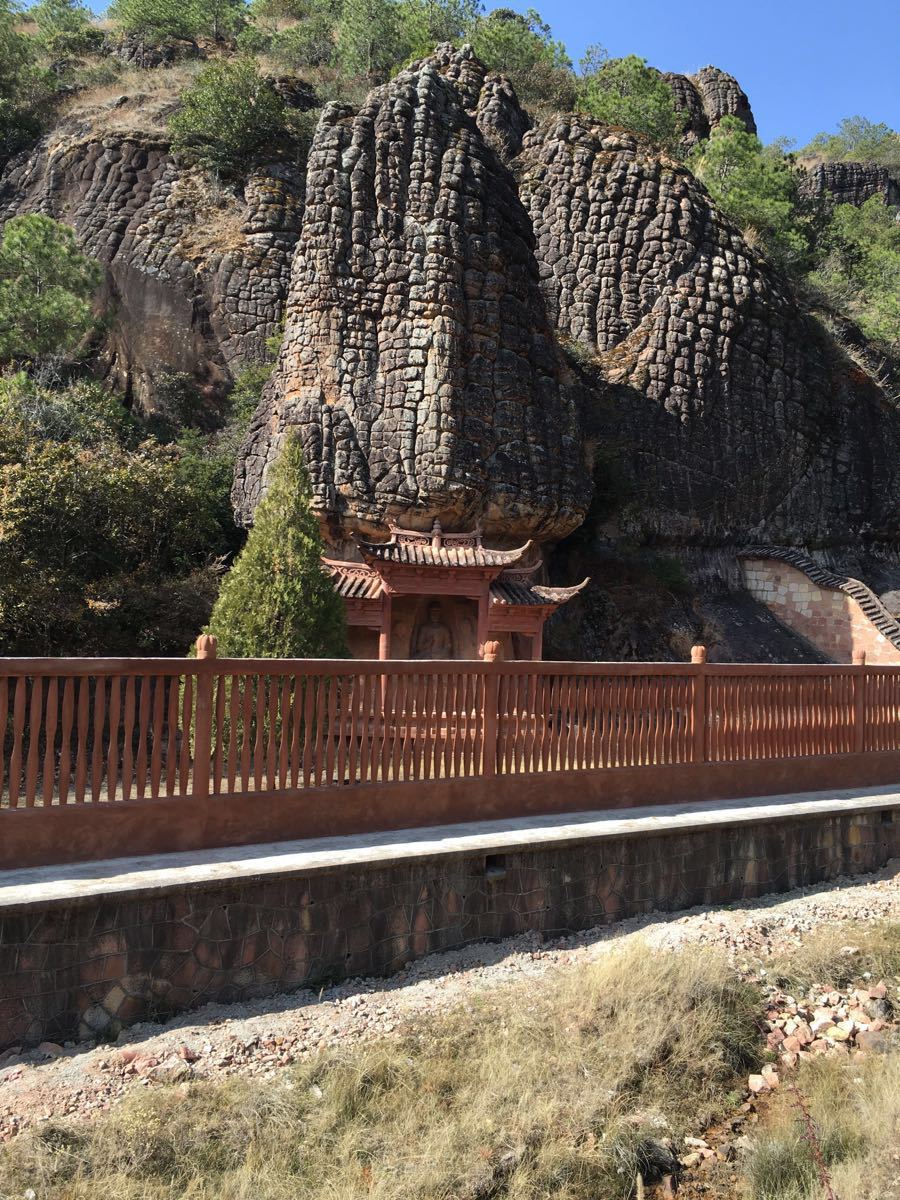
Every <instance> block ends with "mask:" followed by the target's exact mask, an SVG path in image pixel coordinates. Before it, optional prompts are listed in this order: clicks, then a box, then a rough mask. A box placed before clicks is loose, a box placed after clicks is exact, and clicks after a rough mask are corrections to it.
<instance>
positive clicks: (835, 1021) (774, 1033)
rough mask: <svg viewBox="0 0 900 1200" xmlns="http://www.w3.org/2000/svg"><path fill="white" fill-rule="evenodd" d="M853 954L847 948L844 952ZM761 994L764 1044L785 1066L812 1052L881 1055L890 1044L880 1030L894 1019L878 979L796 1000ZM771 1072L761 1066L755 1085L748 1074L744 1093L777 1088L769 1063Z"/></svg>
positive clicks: (819, 988)
mask: <svg viewBox="0 0 900 1200" xmlns="http://www.w3.org/2000/svg"><path fill="white" fill-rule="evenodd" d="M853 953H855V951H854V949H853V947H848V948H847V954H848V955H849V956H852V954H853ZM767 992H768V1004H769V1008H768V1011H767V1012H766V1028H767V1030H768V1033H767V1035H766V1042H767V1044H768V1047H769V1049H770V1050H771V1051H772V1052H773V1053H775V1054H777V1056H778V1061H779V1062H780V1063H781V1065H782V1066H783V1067H785V1068H787V1069H790V1068H792V1067H795V1066H796V1065H797V1064H798V1062H801V1061H802V1060H804V1059H807V1058H812V1057H813V1056H814V1055H817V1054H828V1053H840V1054H849V1053H851V1052H856V1053H867V1052H868V1053H881V1052H883V1051H884V1050H885V1049H887V1048H888V1046H889V1045H890V1041H891V1037H890V1033H889V1032H888V1033H886V1032H885V1030H889V1027H890V1023H891V1022H892V1020H893V1018H894V1003H893V1001H892V1000H891V998H890V996H889V994H888V985H887V983H885V981H884V980H883V979H882V980H879V981H878V982H877V983H872V984H867V985H866V986H865V987H854V988H850V989H849V990H847V991H842V990H840V989H834V988H829V987H827V986H822V985H819V986H816V987H814V988H811V989H810V991H809V992H808V993H807V995H806V996H804V997H800V998H799V999H798V998H795V997H793V996H790V995H786V994H785V993H784V992H781V991H779V990H777V989H775V988H769V989H767ZM771 1076H774V1079H773V1078H772V1077H771ZM771 1076H770V1077H766V1076H765V1068H764V1069H763V1082H762V1086H759V1084H758V1082H755V1081H757V1077H756V1076H753V1075H751V1076H750V1079H749V1088H750V1091H751V1092H754V1093H757V1094H758V1093H759V1092H761V1091H767V1090H771V1089H773V1088H775V1087H777V1086H778V1077H777V1074H775V1068H774V1067H772V1068H771Z"/></svg>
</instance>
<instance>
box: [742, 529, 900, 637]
mask: <svg viewBox="0 0 900 1200" xmlns="http://www.w3.org/2000/svg"><path fill="white" fill-rule="evenodd" d="M738 558H758V559H776V560H778V561H780V562H784V563H787V564H788V566H790V567H793V568H794V569H795V570H797V571H801V572H802V573H803V574H804V575H805V576H806V577H807V578H808V579H811V580H812V582H813V583H815V584H818V586H819V587H821V588H827V589H829V590H830V591H834V592H844V593H845V595H847V596H850V597H851V598H852V599H853V600H855V601H856V603H857V604H858V605H859V607H860V608H861V609H862V611H863V612H864V613H865V615H866V616H867V617H868V618H869V620H870V621H871V622H872V624H873V625H874V627H875V628H876V629H877V630H878V632H879V633H880V634H882V635H883V636H884V637H885V638H886V639H887V641H889V642H890V644H891V645H892V646H894V647H895V648H896V649H897V650H900V621H898V620H897V618H896V617H894V616H892V615H891V614H890V613H889V612H888V610H887V609H886V608H885V606H884V605H883V604H882V603H881V600H880V599H879V598H878V596H877V595H876V594H875V592H873V591H872V589H871V588H870V587H869V586H868V585H867V584H865V583H863V582H862V581H861V580H859V579H853V578H852V577H851V576H849V575H838V574H837V573H836V572H835V571H830V570H829V569H828V568H827V567H823V566H822V565H821V563H817V562H816V561H815V559H813V558H810V557H809V555H808V554H803V553H802V551H800V550H793V549H791V548H790V547H788V546H748V547H747V548H746V549H744V550H741V551H740V553H739V554H738Z"/></svg>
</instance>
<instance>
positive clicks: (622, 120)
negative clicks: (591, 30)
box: [578, 46, 684, 149]
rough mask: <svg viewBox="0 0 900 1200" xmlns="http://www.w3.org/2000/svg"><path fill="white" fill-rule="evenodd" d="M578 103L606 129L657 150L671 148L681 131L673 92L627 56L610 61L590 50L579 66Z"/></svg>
mask: <svg viewBox="0 0 900 1200" xmlns="http://www.w3.org/2000/svg"><path fill="white" fill-rule="evenodd" d="M581 69H582V74H581V78H580V80H579V85H578V101H579V104H580V106H581V107H582V108H584V109H585V111H586V112H588V113H590V114H591V116H593V117H596V118H597V119H598V120H600V121H605V122H606V123H607V124H609V125H622V126H624V127H625V128H626V129H631V130H633V131H634V132H635V133H642V134H644V135H645V136H646V137H648V138H650V139H651V141H653V142H656V143H657V144H658V145H660V146H665V147H667V148H670V149H671V148H674V147H675V146H676V145H677V142H678V138H679V136H680V134H681V132H682V129H683V128H684V116H683V115H682V114H681V113H679V112H677V110H676V108H675V97H674V96H673V94H672V89H671V88H670V87H669V85H668V83H666V81H665V79H663V77H662V75H660V73H659V71H654V70H653V69H652V68H651V67H648V66H647V63H646V60H645V59H643V58H638V57H637V56H636V55H634V54H629V55H627V57H625V58H610V57H609V56H608V55H607V53H606V51H605V50H603V49H602V48H601V47H599V46H592V47H591V48H590V49H589V50H588V52H587V54H586V55H585V57H584V58H583V59H582V62H581Z"/></svg>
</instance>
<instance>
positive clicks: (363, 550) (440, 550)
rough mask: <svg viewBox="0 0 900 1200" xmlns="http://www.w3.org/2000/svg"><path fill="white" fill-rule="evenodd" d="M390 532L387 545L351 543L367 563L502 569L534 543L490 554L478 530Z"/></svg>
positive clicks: (514, 562) (396, 529) (437, 525)
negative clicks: (460, 531)
mask: <svg viewBox="0 0 900 1200" xmlns="http://www.w3.org/2000/svg"><path fill="white" fill-rule="evenodd" d="M389 528H390V531H391V536H390V538H389V539H388V541H386V542H369V541H364V540H363V539H362V538H355V539H354V540H355V542H356V545H357V546H358V547H359V552H360V554H362V556H363V558H364V559H365V561H366V562H367V563H372V564H375V563H399V564H402V565H404V566H413V567H444V568H446V567H487V568H497V567H499V568H501V569H503V568H504V567H513V566H516V565H517V564H518V563H520V562H521V560H522V559H523V558H524V557H525V555H526V554H528V553H529V552H530V551H531V549H532V547H533V546H534V541H533V540H532V539H531V538H529V540H528V541H527V542H525V544H524V545H523V546H519V547H517V548H516V549H515V550H491V549H489V548H488V547H486V546H485V545H484V544H483V542H482V533H481V527H480V526H476V527H475V529H473V530H471V531H469V532H467V533H444V532H443V530H442V529H441V524H440V522H439V521H437V520H436V521H435V522H434V524H433V525H432V528H431V533H430V534H429V533H425V532H423V531H422V530H420V529H401V528H400V527H399V526H398V525H390V526H389Z"/></svg>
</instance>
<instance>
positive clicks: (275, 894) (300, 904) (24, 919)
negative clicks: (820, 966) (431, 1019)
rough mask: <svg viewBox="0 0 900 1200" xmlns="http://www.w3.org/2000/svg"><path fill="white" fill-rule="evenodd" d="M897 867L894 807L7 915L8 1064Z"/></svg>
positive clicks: (438, 857) (0, 962)
mask: <svg viewBox="0 0 900 1200" xmlns="http://www.w3.org/2000/svg"><path fill="white" fill-rule="evenodd" d="M898 854H900V813H898V812H895V809H894V808H893V807H888V808H883V809H876V808H870V809H867V810H864V811H858V812H853V813H848V812H844V813H835V812H832V813H831V814H830V815H829V814H828V813H824V812H823V813H822V814H821V815H818V816H812V817H809V816H806V817H794V818H785V819H777V820H772V819H768V820H765V821H763V820H759V821H754V822H753V823H744V824H734V825H728V824H724V825H720V826H718V827H712V828H690V829H689V830H688V831H684V830H683V829H682V830H681V831H673V832H671V833H662V834H658V833H654V834H650V835H648V834H642V835H640V836H635V835H631V836H629V835H622V836H620V835H618V834H616V835H614V836H610V837H604V838H596V837H595V838H592V839H583V840H577V841H574V842H570V843H567V844H563V845H556V846H547V845H546V844H545V845H543V846H539V847H535V848H527V849H526V848H524V847H523V846H520V847H519V848H518V849H517V848H515V846H514V845H513V847H512V848H511V849H509V850H505V851H504V853H502V854H485V853H471V852H466V853H454V854H433V855H429V856H423V857H415V858H406V859H402V860H401V859H398V860H396V861H390V860H388V861H387V862H386V863H383V864H379V865H378V866H373V865H372V864H371V863H369V864H368V865H365V864H360V863H357V864H355V865H345V866H341V867H339V868H334V867H328V868H325V869H317V870H307V871H303V872H293V873H290V872H288V873H284V874H282V875H275V876H268V877H265V878H263V877H260V876H257V877H256V878H253V877H248V878H243V879H236V880H234V881H228V882H221V883H219V882H217V883H214V884H210V883H204V884H194V885H191V886H183V885H182V886H168V887H166V888H163V889H156V890H155V891H153V892H149V894H148V891H145V892H144V894H136V893H128V894H125V895H123V896H118V897H117V896H113V895H110V894H106V895H101V896H92V897H91V896H82V897H80V898H79V897H77V896H76V897H74V898H67V899H66V900H65V901H60V900H53V901H42V902H40V903H29V904H23V905H16V904H15V903H13V904H9V903H7V904H5V905H4V906H3V907H2V908H0V1049H2V1048H3V1047H6V1046H9V1045H12V1044H33V1043H37V1042H40V1041H41V1040H43V1039H48V1038H49V1039H52V1040H54V1041H63V1040H66V1039H73V1038H86V1037H91V1036H94V1035H103V1036H114V1035H115V1034H116V1033H117V1032H118V1030H119V1028H121V1027H122V1026H124V1025H128V1024H131V1023H133V1022H135V1021H139V1020H147V1019H154V1018H165V1017H167V1016H169V1015H172V1014H174V1013H177V1012H180V1011H183V1010H186V1009H190V1008H194V1007H196V1006H198V1005H201V1004H204V1003H206V1002H207V1001H211V1000H216V1001H225V1002H230V1001H241V1000H246V999H249V998H251V997H257V996H264V995H270V994H277V993H279V992H283V991H289V990H291V989H295V988H300V987H304V986H310V985H321V984H324V983H326V982H328V981H334V980H339V979H342V978H347V977H354V976H364V975H381V974H387V973H389V972H393V971H396V970H398V969H399V968H401V967H402V966H403V965H404V964H405V963H407V962H409V961H410V960H411V959H413V958H416V957H419V956H421V955H424V954H428V953H431V952H434V951H439V950H446V949H450V948H452V947H455V946H460V945H463V944H466V943H470V942H474V941H478V940H482V939H494V938H503V937H508V936H510V935H513V934H516V933H520V932H523V931H526V930H532V929H536V930H540V931H542V932H543V933H545V934H548V935H550V934H560V933H563V932H566V931H572V930H577V929H583V928H589V927H591V926H594V925H597V924H602V923H604V922H611V921H616V920H619V919H621V918H624V917H627V916H631V915H635V914H638V913H645V912H650V911H652V910H663V911H672V910H677V909H682V908H687V907H690V906H692V905H696V904H714V905H721V904H723V903H726V902H728V901H734V900H741V899H748V898H751V897H754V896H759V895H763V894H765V893H768V892H778V891H784V890H787V889H790V888H792V887H796V886H800V885H806V884H813V883H817V882H820V881H822V880H827V879H831V878H834V877H835V876H838V875H841V874H856V873H864V872H868V871H872V870H875V869H877V868H879V867H880V866H882V865H884V863H886V862H887V861H888V860H889V859H890V858H892V857H894V856H897V855H898Z"/></svg>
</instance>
